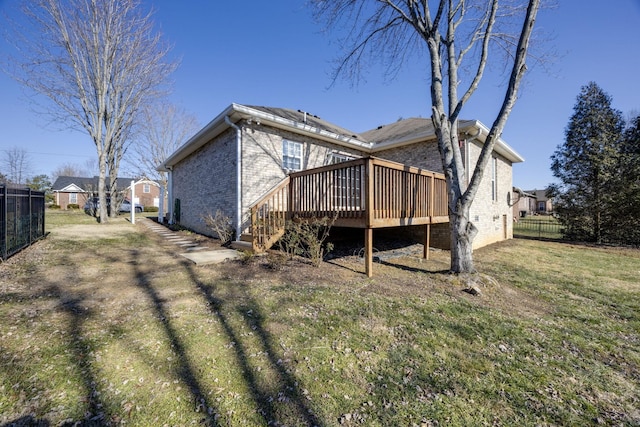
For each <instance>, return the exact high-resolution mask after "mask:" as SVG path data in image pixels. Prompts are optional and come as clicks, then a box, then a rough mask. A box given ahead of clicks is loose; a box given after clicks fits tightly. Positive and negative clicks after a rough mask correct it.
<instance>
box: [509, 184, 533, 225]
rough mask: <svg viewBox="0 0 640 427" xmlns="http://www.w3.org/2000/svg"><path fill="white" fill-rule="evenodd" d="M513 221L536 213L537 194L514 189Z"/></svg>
mask: <svg viewBox="0 0 640 427" xmlns="http://www.w3.org/2000/svg"><path fill="white" fill-rule="evenodd" d="M513 197H514V199H513V219H514V220H517V219H518V218H524V217H526V216H527V215H531V214H533V213H534V212H535V211H536V196H535V194H531V193H527V192H526V191H522V190H521V189H519V188H517V187H513Z"/></svg>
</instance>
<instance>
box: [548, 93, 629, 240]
mask: <svg viewBox="0 0 640 427" xmlns="http://www.w3.org/2000/svg"><path fill="white" fill-rule="evenodd" d="M573 110H574V112H573V115H572V116H571V119H570V121H569V124H568V125H567V128H566V129H565V142H564V144H562V145H560V146H558V148H557V149H556V151H555V153H554V154H553V156H552V157H551V160H552V164H551V170H552V171H553V175H554V176H555V177H556V178H558V179H559V180H560V184H558V185H556V186H555V187H554V193H555V194H554V195H555V199H556V200H555V203H556V208H557V213H558V215H559V217H560V221H561V222H562V223H563V225H564V226H565V236H566V237H568V238H571V239H578V240H586V241H593V242H596V243H601V242H602V241H603V235H605V236H606V235H607V234H609V230H606V229H605V230H603V224H609V223H610V222H611V220H612V218H615V217H616V209H615V199H616V194H615V191H613V185H614V178H615V177H616V169H617V166H618V164H619V163H618V153H619V150H620V144H621V141H622V134H623V130H624V119H623V117H622V113H621V112H620V111H618V110H615V109H613V108H612V107H611V97H610V96H609V95H608V94H607V93H605V92H604V91H603V90H602V89H601V88H600V87H599V86H598V85H597V84H596V83H594V82H591V83H589V84H587V85H586V86H583V87H582V89H581V91H580V95H579V96H578V98H577V102H576V105H575V106H574V108H573ZM603 233H604V234H603Z"/></svg>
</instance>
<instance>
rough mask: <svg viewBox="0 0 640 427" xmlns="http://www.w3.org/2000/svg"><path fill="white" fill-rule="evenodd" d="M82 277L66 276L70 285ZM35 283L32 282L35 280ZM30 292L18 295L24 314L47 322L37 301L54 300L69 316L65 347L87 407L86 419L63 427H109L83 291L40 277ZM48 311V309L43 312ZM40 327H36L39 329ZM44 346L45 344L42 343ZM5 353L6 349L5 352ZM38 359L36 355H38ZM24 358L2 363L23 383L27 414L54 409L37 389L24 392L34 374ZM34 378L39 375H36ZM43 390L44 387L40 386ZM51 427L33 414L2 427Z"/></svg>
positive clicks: (89, 311) (90, 312)
mask: <svg viewBox="0 0 640 427" xmlns="http://www.w3.org/2000/svg"><path fill="white" fill-rule="evenodd" d="M61 263H62V264H63V265H72V263H73V261H72V260H70V259H68V258H67V257H64V258H63V259H62V260H61ZM78 279H79V278H78V277H77V275H76V273H75V271H73V270H72V272H71V273H69V277H67V279H66V280H67V283H75V281H77V280H78ZM32 280H33V279H32ZM29 291H35V292H33V293H31V294H30V295H28V296H27V295H24V294H22V295H16V297H17V299H18V301H20V302H21V303H22V306H23V307H26V310H24V314H26V315H27V316H28V317H31V318H33V319H35V320H36V321H39V322H47V319H45V318H44V315H45V314H43V313H42V312H41V309H40V308H39V307H38V302H41V301H43V300H45V301H46V300H53V301H55V303H56V304H55V306H54V307H53V311H57V312H61V313H64V314H65V315H66V316H65V317H66V320H67V321H66V324H67V326H66V331H65V332H61V335H63V336H67V337H68V338H67V345H66V348H68V349H69V350H70V352H69V354H68V355H67V359H68V360H69V361H70V362H71V363H70V365H71V367H72V371H75V373H77V375H78V377H79V378H80V381H81V382H80V384H78V387H79V388H80V389H81V390H82V392H81V393H80V394H81V395H82V396H83V397H82V398H81V402H82V404H83V405H84V410H83V412H84V419H81V420H78V421H69V420H66V421H64V422H63V423H62V424H60V425H61V426H70V425H74V426H101V425H108V424H109V423H110V422H111V421H112V420H113V418H112V417H111V414H109V412H108V405H106V404H105V403H106V402H105V401H104V400H103V399H102V397H101V393H100V392H99V391H98V387H97V385H98V375H97V372H96V371H95V369H94V368H93V365H92V358H93V356H92V350H91V344H90V342H89V341H88V340H87V339H86V333H85V327H84V325H85V323H86V322H87V321H88V320H89V319H90V318H91V317H92V316H93V315H94V312H93V310H92V309H91V308H90V307H89V304H87V302H86V301H87V298H86V295H84V294H83V293H82V292H69V291H67V290H65V289H64V287H62V286H60V284H58V283H55V282H51V281H48V280H47V279H46V278H45V277H40V278H38V286H37V288H36V289H33V288H30V289H29ZM42 311H46V310H42ZM36 327H37V326H36ZM61 329H62V326H61ZM39 344H40V345H44V344H46V342H45V343H39ZM3 353H4V349H3ZM36 357H37V356H36ZM20 359H21V357H20V356H19V355H14V356H13V357H12V358H11V361H10V362H8V363H3V364H2V365H3V366H2V371H5V372H6V373H7V374H8V375H9V376H11V377H15V376H18V377H19V379H20V382H19V383H17V384H18V386H19V387H20V388H22V391H21V392H20V400H23V399H29V400H27V401H26V402H24V403H25V404H26V406H25V407H24V408H23V409H24V410H25V411H26V412H39V411H41V410H42V408H45V407H47V406H51V405H52V402H48V401H47V400H46V399H44V400H43V399H42V397H41V395H40V393H38V391H37V388H33V387H30V388H29V391H27V390H25V389H26V388H27V384H28V383H29V382H30V380H31V378H32V375H31V374H30V373H29V369H30V368H29V363H28V362H27V361H26V360H25V363H24V364H20V365H18V364H19V363H20ZM33 375H38V373H37V372H34V373H33ZM39 386H40V387H42V386H43V385H42V384H39ZM33 393H37V394H38V397H36V398H35V403H34V404H33V405H36V406H33V405H32V404H31V403H29V402H30V401H31V399H30V398H28V396H29V395H31V394H33ZM13 425H16V426H27V425H28V426H48V425H50V422H49V421H48V420H47V419H46V418H35V417H34V416H33V415H26V416H21V417H20V418H18V419H15V420H12V421H9V422H8V423H6V424H2V426H13Z"/></svg>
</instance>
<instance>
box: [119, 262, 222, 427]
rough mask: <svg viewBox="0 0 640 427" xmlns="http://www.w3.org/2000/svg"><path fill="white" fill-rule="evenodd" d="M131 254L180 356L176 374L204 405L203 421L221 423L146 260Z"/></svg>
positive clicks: (198, 403) (139, 281) (138, 278)
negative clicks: (146, 266)
mask: <svg viewBox="0 0 640 427" xmlns="http://www.w3.org/2000/svg"><path fill="white" fill-rule="evenodd" d="M131 255H132V261H131V265H132V266H133V268H134V272H135V279H136V284H137V286H138V287H140V288H141V289H142V290H143V291H144V292H145V293H146V294H147V296H148V297H149V298H150V300H151V302H152V303H153V309H154V310H155V311H156V314H157V317H158V319H160V322H161V324H162V328H163V329H164V333H165V334H166V336H167V339H168V340H169V343H170V344H171V348H172V349H173V350H174V351H175V353H176V354H177V356H178V371H177V372H176V375H177V376H178V377H179V378H181V379H182V380H183V381H184V382H185V384H187V386H188V387H189V392H190V393H191V396H192V398H193V401H194V403H195V405H194V407H198V406H200V407H202V406H203V407H204V411H203V420H202V421H203V422H204V423H205V424H206V425H210V426H218V425H220V424H218V422H217V420H216V418H215V416H214V415H213V414H214V413H217V412H218V411H216V410H215V407H214V406H213V404H212V402H210V401H209V399H208V398H207V393H205V391H204V390H203V387H202V385H201V384H200V380H199V379H198V377H197V376H196V374H195V370H194V368H193V367H192V366H191V362H190V361H189V358H188V357H187V352H186V350H185V346H184V344H183V343H182V340H181V339H180V336H179V334H178V332H177V331H176V330H175V329H174V328H173V326H172V325H171V322H170V321H169V313H168V311H167V309H166V308H165V299H163V298H162V297H161V296H160V294H159V293H158V291H157V290H156V289H155V288H154V287H153V284H152V283H151V280H150V279H149V277H147V274H146V273H145V272H143V271H142V269H141V268H140V266H141V265H143V263H144V261H142V260H140V253H139V252H138V251H137V250H132V251H131Z"/></svg>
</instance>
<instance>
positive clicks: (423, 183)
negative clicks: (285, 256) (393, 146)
mask: <svg viewBox="0 0 640 427" xmlns="http://www.w3.org/2000/svg"><path fill="white" fill-rule="evenodd" d="M293 217H297V218H301V219H311V218H323V217H330V218H336V221H335V223H334V225H335V226H338V227H352V228H363V229H367V230H370V229H373V228H380V227H398V226H406V225H430V224H435V223H443V222H448V221H449V214H448V199H447V186H446V181H445V177H444V175H442V174H439V173H436V172H431V171H426V170H423V169H419V168H414V167H409V166H406V165H402V164H400V163H395V162H390V161H388V160H382V159H378V158H375V157H366V158H361V159H357V160H351V161H348V162H343V163H337V164H333V165H328V166H323V167H320V168H315V169H308V170H305V171H300V172H295V173H292V174H290V175H289V176H287V177H286V178H285V179H284V180H282V181H281V182H280V183H279V184H278V185H277V186H275V187H274V188H273V189H271V190H270V191H269V192H268V193H267V194H266V195H265V196H264V197H262V198H261V199H260V200H258V201H257V202H256V203H255V204H254V205H253V206H251V234H252V245H253V249H254V250H256V251H263V250H266V249H268V248H269V247H270V246H272V245H273V244H274V243H275V242H276V241H277V240H278V239H279V238H280V237H281V236H282V235H283V234H284V227H285V223H286V220H287V219H290V218H293Z"/></svg>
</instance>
